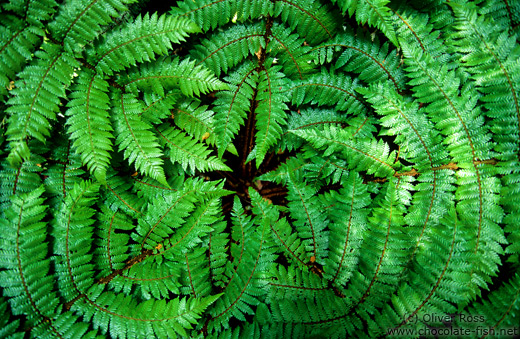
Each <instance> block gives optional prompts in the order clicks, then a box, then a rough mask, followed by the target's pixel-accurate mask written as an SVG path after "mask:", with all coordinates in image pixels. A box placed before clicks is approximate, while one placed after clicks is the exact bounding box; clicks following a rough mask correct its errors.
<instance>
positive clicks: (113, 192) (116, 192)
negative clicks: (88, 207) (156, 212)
mask: <svg viewBox="0 0 520 339" xmlns="http://www.w3.org/2000/svg"><path fill="white" fill-rule="evenodd" d="M132 186H133V185H132V182H131V179H129V178H125V177H123V176H122V175H120V173H118V172H116V171H115V170H113V169H111V168H109V169H108V171H107V178H106V186H105V189H104V190H103V193H104V194H103V201H104V202H105V204H106V205H107V206H110V208H111V209H112V210H121V211H123V212H124V213H126V214H128V215H131V216H137V215H139V214H140V213H142V210H143V208H144V205H145V202H144V201H143V200H142V199H140V198H139V197H138V196H137V194H135V193H134V192H132Z"/></svg>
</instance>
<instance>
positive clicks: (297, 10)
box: [273, 0, 341, 45]
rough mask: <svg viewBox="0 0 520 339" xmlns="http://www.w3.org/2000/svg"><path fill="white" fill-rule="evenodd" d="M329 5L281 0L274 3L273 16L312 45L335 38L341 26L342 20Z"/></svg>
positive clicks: (303, 0)
mask: <svg viewBox="0 0 520 339" xmlns="http://www.w3.org/2000/svg"><path fill="white" fill-rule="evenodd" d="M337 14H338V13H337V12H336V11H334V10H333V9H332V8H331V7H330V6H329V5H324V4H322V3H320V2H319V1H305V0H279V1H275V3H274V11H273V15H274V16H276V17H280V19H281V20H282V22H284V23H285V24H287V25H288V26H289V27H290V28H291V29H292V30H296V32H298V35H299V36H300V37H302V38H303V39H305V41H306V42H307V43H309V44H310V45H315V44H318V43H320V42H323V41H324V40H326V39H330V38H333V37H334V35H335V33H336V32H337V31H338V28H339V27H340V25H341V19H340V17H339V16H338V15H337Z"/></svg>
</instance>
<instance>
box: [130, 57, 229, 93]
mask: <svg viewBox="0 0 520 339" xmlns="http://www.w3.org/2000/svg"><path fill="white" fill-rule="evenodd" d="M120 82H124V83H123V84H122V85H123V86H124V87H125V89H126V90H127V91H130V92H133V93H137V92H138V90H145V91H146V90H152V91H153V92H154V93H155V94H157V95H160V96H164V95H165V92H166V91H168V90H171V89H173V88H176V87H178V88H180V90H181V92H182V94H184V95H186V96H190V97H192V96H194V95H197V96H199V95H200V94H206V93H208V92H211V91H215V90H221V89H227V85H226V84H224V83H223V82H221V81H220V80H218V79H217V78H215V77H214V75H213V74H212V73H211V72H210V71H209V70H207V69H206V68H204V67H203V66H202V65H195V61H190V60H189V59H184V60H183V61H181V62H179V59H178V58H175V59H173V60H171V59H168V58H161V59H159V60H157V61H156V62H153V63H147V64H146V65H143V66H141V67H139V68H134V69H133V70H130V71H129V72H128V74H126V75H125V76H124V77H123V78H122V79H121V81H120Z"/></svg>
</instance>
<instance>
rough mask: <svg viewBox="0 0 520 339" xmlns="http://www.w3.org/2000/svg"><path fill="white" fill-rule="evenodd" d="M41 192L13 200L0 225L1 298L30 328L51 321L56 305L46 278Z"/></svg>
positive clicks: (47, 265) (47, 261)
mask: <svg viewBox="0 0 520 339" xmlns="http://www.w3.org/2000/svg"><path fill="white" fill-rule="evenodd" d="M44 191H45V189H44V187H43V186H40V187H39V188H38V189H36V190H34V191H32V192H30V193H24V194H20V195H17V196H14V197H13V198H12V205H11V207H10V208H9V209H8V210H7V211H6V213H5V219H2V221H1V226H2V229H3V230H4V231H3V232H1V242H2V246H1V248H2V249H1V250H0V253H1V257H2V260H1V262H0V265H1V267H2V269H3V270H2V272H1V275H0V284H1V286H2V288H3V292H4V295H5V296H6V297H9V303H10V306H11V309H12V311H13V314H28V315H29V316H28V320H29V325H30V326H34V325H36V324H37V323H38V322H41V321H43V320H44V319H45V318H53V317H54V316H55V314H56V308H57V306H58V302H59V300H58V298H57V296H56V293H55V292H54V291H53V288H54V286H53V285H54V279H53V276H52V275H49V270H50V259H49V258H46V256H47V251H48V249H47V248H48V243H47V241H46V226H47V223H46V222H44V221H42V220H43V219H44V217H45V215H46V207H47V206H45V205H43V202H44V200H45V199H44V198H43V197H42V195H43V193H44ZM30 244H33V245H32V246H29V245H30ZM8 245H14V249H13V250H10V251H8V250H7V248H8V247H9V246H8ZM51 327H52V325H51Z"/></svg>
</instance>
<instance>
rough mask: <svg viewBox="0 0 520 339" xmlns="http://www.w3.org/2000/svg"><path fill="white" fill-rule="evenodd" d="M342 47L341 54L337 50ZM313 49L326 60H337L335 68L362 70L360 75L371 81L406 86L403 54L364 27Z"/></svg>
mask: <svg viewBox="0 0 520 339" xmlns="http://www.w3.org/2000/svg"><path fill="white" fill-rule="evenodd" d="M339 51H342V52H341V54H339V53H335V52H339ZM311 52H312V53H313V55H314V58H315V60H316V61H317V62H319V63H321V64H323V63H326V62H331V61H332V60H336V62H335V68H341V69H343V70H344V71H346V72H355V73H358V74H359V79H361V80H363V81H365V82H368V83H371V82H379V81H390V82H391V83H392V84H393V85H394V87H395V88H396V89H397V90H399V91H400V90H402V89H404V87H405V85H404V80H405V78H404V74H403V71H402V69H401V68H400V67H399V65H400V62H401V60H400V58H399V57H398V55H397V53H396V51H395V50H391V49H390V45H389V44H388V43H384V44H383V45H382V46H381V45H380V43H379V40H378V39H377V37H376V38H374V39H372V38H371V37H370V36H368V35H367V34H365V33H364V32H363V31H362V30H360V29H358V30H357V31H353V30H351V29H348V30H347V31H345V32H344V33H341V34H338V35H337V36H336V37H335V38H334V39H331V40H329V41H326V42H324V43H322V44H321V45H318V46H316V47H314V48H313V49H312V50H311Z"/></svg>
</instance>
